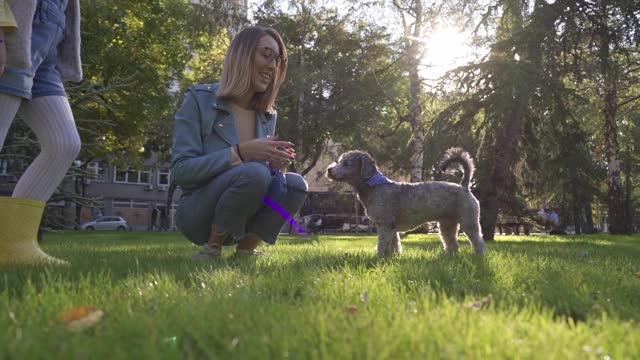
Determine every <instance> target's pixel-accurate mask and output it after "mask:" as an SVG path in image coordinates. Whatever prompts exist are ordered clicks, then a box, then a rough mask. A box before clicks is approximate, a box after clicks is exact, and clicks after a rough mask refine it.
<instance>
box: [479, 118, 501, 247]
mask: <svg viewBox="0 0 640 360" xmlns="http://www.w3.org/2000/svg"><path fill="white" fill-rule="evenodd" d="M494 149H495V144H494V138H493V131H491V130H490V129H487V131H485V134H484V137H483V138H482V143H481V145H480V148H479V149H478V155H477V156H476V159H477V163H478V166H477V168H478V170H477V171H476V183H477V187H476V197H477V198H478V201H479V202H480V228H481V229H482V238H483V239H484V240H485V241H492V240H493V236H494V233H495V228H496V221H497V220H498V196H497V195H498V192H497V189H496V184H495V182H494V181H493V177H494V172H495V171H494V169H495V154H494Z"/></svg>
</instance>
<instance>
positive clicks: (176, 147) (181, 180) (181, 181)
mask: <svg viewBox="0 0 640 360" xmlns="http://www.w3.org/2000/svg"><path fill="white" fill-rule="evenodd" d="M201 121H202V120H201V116H200V108H199V106H198V102H197V100H196V98H195V94H194V93H193V91H192V90H188V91H187V93H186V95H185V98H184V102H183V103H182V107H181V108H180V110H178V112H177V113H176V117H175V128H174V132H173V147H172V152H171V176H172V177H173V180H174V181H175V182H176V184H178V185H180V186H181V187H183V188H191V189H192V188H195V187H198V186H200V185H203V184H205V183H207V182H208V181H210V180H211V179H212V178H213V177H215V176H216V175H218V174H220V173H222V172H224V171H226V170H228V169H230V168H231V162H230V159H231V147H228V148H224V149H221V150H217V151H214V152H211V153H208V154H206V153H205V152H204V146H203V144H202V141H203V138H204V136H203V134H202V133H201V126H200V122H201Z"/></svg>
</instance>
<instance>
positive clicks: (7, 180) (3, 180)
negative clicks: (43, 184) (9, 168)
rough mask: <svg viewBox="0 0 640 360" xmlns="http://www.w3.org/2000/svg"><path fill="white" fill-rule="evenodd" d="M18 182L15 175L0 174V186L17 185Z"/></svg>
mask: <svg viewBox="0 0 640 360" xmlns="http://www.w3.org/2000/svg"><path fill="white" fill-rule="evenodd" d="M17 182H18V177H17V176H15V175H5V174H0V184H15V183H17Z"/></svg>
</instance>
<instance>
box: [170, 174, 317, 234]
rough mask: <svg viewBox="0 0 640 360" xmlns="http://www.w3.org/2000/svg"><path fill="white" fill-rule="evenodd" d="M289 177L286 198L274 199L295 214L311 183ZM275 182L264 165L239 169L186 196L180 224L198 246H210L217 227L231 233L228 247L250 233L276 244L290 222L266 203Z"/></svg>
mask: <svg viewBox="0 0 640 360" xmlns="http://www.w3.org/2000/svg"><path fill="white" fill-rule="evenodd" d="M285 178H286V183H287V185H286V186H287V191H286V193H285V194H284V197H283V198H282V199H272V200H274V201H276V202H277V203H278V205H280V206H281V207H282V208H284V209H285V210H286V211H287V212H288V213H289V214H290V215H294V214H295V213H297V212H298V211H299V210H300V209H301V208H302V205H303V204H304V201H305V199H306V197H307V189H308V187H307V182H306V181H305V180H304V178H303V177H302V176H300V175H298V174H295V173H286V174H285ZM271 183H272V175H271V172H270V170H269V169H268V168H267V167H266V166H265V165H264V164H262V163H259V162H248V163H243V164H240V165H238V166H235V167H233V168H231V169H229V170H227V171H225V172H224V173H222V174H220V175H218V176H216V177H215V178H213V180H211V182H209V183H208V184H207V185H204V186H202V187H200V188H198V189H196V190H193V191H192V192H190V193H187V194H184V195H183V196H182V197H181V198H180V201H179V202H178V209H177V212H176V225H177V226H178V229H180V231H181V232H182V233H183V234H184V235H185V236H186V237H187V238H188V239H189V240H191V242H193V243H194V244H198V245H203V244H205V243H207V241H208V240H209V235H210V234H211V226H212V225H214V224H215V225H216V227H217V228H219V229H222V230H224V231H226V232H229V233H231V237H230V240H231V241H230V242H228V243H226V244H227V245H229V244H230V243H232V242H238V241H240V240H242V238H244V236H245V234H246V233H254V234H256V235H258V236H260V238H261V239H262V240H264V242H266V243H268V244H275V243H276V240H277V238H278V234H279V233H280V230H281V229H282V227H283V226H284V224H285V222H286V219H285V218H283V217H282V215H281V214H279V213H278V212H277V211H275V210H274V209H273V208H271V207H270V206H268V205H266V204H265V203H264V201H263V197H264V196H265V195H267V194H268V192H269V188H270V186H271Z"/></svg>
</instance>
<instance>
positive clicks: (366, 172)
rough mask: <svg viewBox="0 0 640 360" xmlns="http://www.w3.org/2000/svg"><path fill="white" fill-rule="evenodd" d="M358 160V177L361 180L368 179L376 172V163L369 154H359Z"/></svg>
mask: <svg viewBox="0 0 640 360" xmlns="http://www.w3.org/2000/svg"><path fill="white" fill-rule="evenodd" d="M358 158H359V159H360V176H361V177H362V178H363V179H368V178H370V177H372V176H373V175H375V174H376V173H377V172H378V167H377V166H376V161H375V160H373V158H372V157H371V156H370V155H369V154H367V153H363V154H360V156H358Z"/></svg>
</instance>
